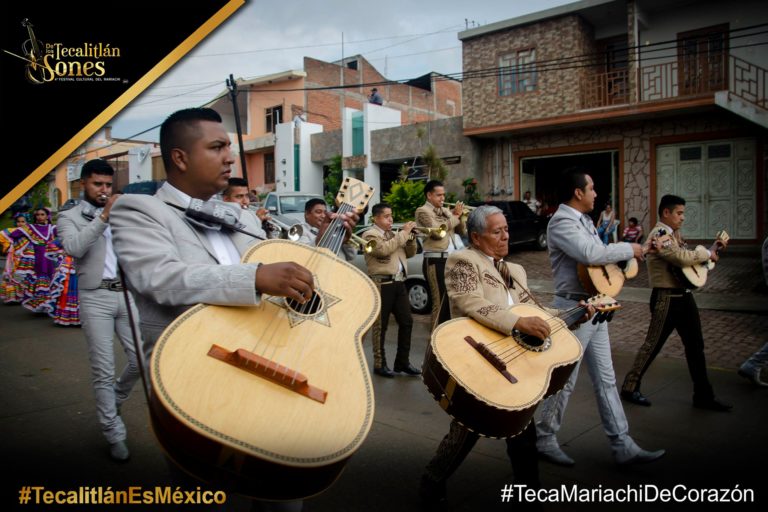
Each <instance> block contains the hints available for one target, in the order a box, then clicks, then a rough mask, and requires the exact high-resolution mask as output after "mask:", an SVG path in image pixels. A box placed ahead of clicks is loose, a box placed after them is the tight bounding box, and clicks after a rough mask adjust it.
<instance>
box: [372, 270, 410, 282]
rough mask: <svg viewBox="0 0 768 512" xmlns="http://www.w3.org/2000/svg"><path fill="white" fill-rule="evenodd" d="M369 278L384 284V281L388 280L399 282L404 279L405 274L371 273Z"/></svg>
mask: <svg viewBox="0 0 768 512" xmlns="http://www.w3.org/2000/svg"><path fill="white" fill-rule="evenodd" d="M370 278H371V279H372V280H373V281H375V282H377V283H379V284H385V283H389V282H396V283H400V282H403V281H405V274H403V273H402V272H401V273H399V274H394V275H390V274H373V275H371V276H370Z"/></svg>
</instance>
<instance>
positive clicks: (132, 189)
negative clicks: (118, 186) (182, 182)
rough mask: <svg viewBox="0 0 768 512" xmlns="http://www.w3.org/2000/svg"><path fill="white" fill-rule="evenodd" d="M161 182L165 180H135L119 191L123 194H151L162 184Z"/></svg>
mask: <svg viewBox="0 0 768 512" xmlns="http://www.w3.org/2000/svg"><path fill="white" fill-rule="evenodd" d="M163 183H165V180H156V181H137V182H135V183H129V184H128V185H126V186H124V187H123V189H122V190H121V191H120V192H121V193H123V194H146V195H149V196H153V195H155V192H157V189H159V188H160V187H162V186H163Z"/></svg>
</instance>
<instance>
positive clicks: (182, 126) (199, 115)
mask: <svg viewBox="0 0 768 512" xmlns="http://www.w3.org/2000/svg"><path fill="white" fill-rule="evenodd" d="M200 121H212V122H215V123H220V122H221V116H220V115H219V113H218V112H216V111H215V110H213V109H212V108H186V109H183V110H177V111H176V112H174V113H173V114H171V115H170V116H168V118H167V119H166V120H165V121H163V124H162V125H161V126H160V153H161V154H162V156H163V164H164V165H165V171H166V172H168V170H169V169H171V168H172V167H173V165H172V164H173V161H172V160H171V150H173V149H175V148H182V149H183V148H186V147H187V144H188V143H189V139H190V138H191V136H193V135H197V136H199V133H200V131H199V129H198V126H197V125H198V123H199V122H200ZM193 130H194V133H192V132H193Z"/></svg>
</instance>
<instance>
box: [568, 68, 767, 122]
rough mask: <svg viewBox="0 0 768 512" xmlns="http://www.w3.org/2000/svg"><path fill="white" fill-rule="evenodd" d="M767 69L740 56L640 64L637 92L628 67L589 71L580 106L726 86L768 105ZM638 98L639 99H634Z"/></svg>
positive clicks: (684, 94)
mask: <svg viewBox="0 0 768 512" xmlns="http://www.w3.org/2000/svg"><path fill="white" fill-rule="evenodd" d="M766 75H768V71H766V70H765V69H763V68H761V67H759V66H755V65H754V64H751V63H749V62H747V61H745V60H743V59H740V58H738V57H734V56H733V55H730V56H728V59H723V58H720V59H717V58H714V59H709V60H708V61H707V62H705V63H702V62H699V61H696V62H688V63H685V64H684V65H683V66H682V67H681V65H680V64H679V62H678V61H675V62H666V63H662V64H653V65H650V66H643V67H641V68H640V69H639V70H638V71H637V77H638V79H637V87H638V94H637V95H635V94H632V91H631V89H630V87H629V83H630V81H629V71H628V70H626V69H625V70H617V71H610V72H605V73H588V74H587V75H586V76H585V77H584V79H583V81H582V88H581V91H582V94H581V105H582V108H583V109H592V108H600V107H609V106H614V105H622V104H629V103H634V102H636V101H639V102H640V103H645V102H651V101H663V100H670V99H682V98H686V97H691V96H699V95H701V94H707V93H714V92H716V91H723V90H728V91H729V92H730V93H731V94H732V95H734V96H737V97H739V98H741V99H743V100H744V101H746V102H749V103H751V104H753V105H757V106H759V107H761V108H768V105H767V104H766V96H768V94H767V93H768V81H767V80H766ZM635 98H638V99H635Z"/></svg>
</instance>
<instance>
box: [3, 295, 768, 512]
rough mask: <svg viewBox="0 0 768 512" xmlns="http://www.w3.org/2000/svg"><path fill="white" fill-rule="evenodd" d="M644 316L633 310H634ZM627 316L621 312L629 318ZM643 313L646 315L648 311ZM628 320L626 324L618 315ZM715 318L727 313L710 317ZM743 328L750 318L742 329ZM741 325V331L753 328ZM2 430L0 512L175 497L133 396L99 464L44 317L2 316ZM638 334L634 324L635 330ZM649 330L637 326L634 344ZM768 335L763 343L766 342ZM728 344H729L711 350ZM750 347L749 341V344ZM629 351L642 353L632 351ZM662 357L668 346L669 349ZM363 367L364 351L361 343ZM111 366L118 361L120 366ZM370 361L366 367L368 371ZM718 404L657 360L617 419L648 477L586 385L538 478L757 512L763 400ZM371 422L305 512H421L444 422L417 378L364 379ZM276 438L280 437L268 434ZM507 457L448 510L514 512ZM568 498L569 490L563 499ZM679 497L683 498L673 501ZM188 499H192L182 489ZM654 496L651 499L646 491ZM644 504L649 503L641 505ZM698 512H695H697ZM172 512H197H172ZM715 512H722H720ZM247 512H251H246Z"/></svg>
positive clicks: (58, 335)
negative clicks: (107, 489)
mask: <svg viewBox="0 0 768 512" xmlns="http://www.w3.org/2000/svg"><path fill="white" fill-rule="evenodd" d="M636 306H637V308H642V307H643V305H642V304H636ZM630 307H631V306H630ZM644 309H645V310H646V311H647V306H645V308H644ZM622 313H624V312H622ZM714 313H715V314H717V315H722V314H725V313H721V312H714ZM620 318H622V316H621V315H620V316H618V317H617V318H616V319H615V320H614V324H612V327H611V330H612V332H613V333H614V334H615V337H617V338H620V337H622V333H623V332H625V331H627V332H634V331H632V329H631V328H630V326H631V324H632V323H634V322H633V321H632V319H631V318H629V317H628V316H625V318H626V319H625V321H624V323H621V322H619V319H620ZM749 318H750V319H754V318H758V317H757V315H749ZM750 321H751V320H750ZM0 322H1V323H2V326H3V330H2V336H1V337H0V355H1V356H2V357H0V389H2V393H1V394H0V406H1V408H0V411H2V412H1V413H0V428H1V429H2V432H3V433H4V435H3V436H2V444H1V446H2V453H3V461H4V462H5V467H6V469H7V471H6V473H10V476H9V477H7V478H6V479H5V483H4V485H3V495H2V501H1V502H0V503H1V504H2V507H3V509H9V508H14V509H15V508H19V509H23V510H29V509H30V508H31V509H36V510H58V509H62V510H101V509H104V510H120V509H121V507H119V506H101V507H93V506H81V507H74V508H73V507H71V506H69V507H67V506H52V505H51V506H39V507H32V506H31V505H25V506H21V505H20V504H19V496H20V495H19V490H20V488H21V487H22V486H28V485H38V486H45V487H46V488H47V489H49V490H69V489H74V488H76V487H77V486H90V487H93V486H99V485H101V486H111V488H112V489H113V490H117V489H125V488H127V487H128V486H144V487H145V488H146V487H154V486H156V485H166V484H171V480H170V477H169V472H168V468H167V466H166V463H165V460H164V457H163V455H162V451H161V449H160V447H159V445H158V443H157V441H156V440H155V439H154V436H153V434H152V432H151V429H150V426H149V421H148V416H147V407H146V404H145V400H144V397H143V394H142V392H141V390H140V389H139V388H138V387H137V388H136V389H135V390H134V393H133V395H132V397H131V400H129V401H128V402H127V403H126V404H124V405H123V408H122V414H123V418H124V419H125V421H126V423H127V427H128V432H129V439H128V443H129V446H130V448H131V451H132V457H131V460H130V461H129V462H128V463H127V464H122V465H120V464H115V463H113V462H112V461H110V459H109V458H108V454H107V445H106V443H105V441H104V440H103V438H102V435H101V432H100V429H99V426H98V424H97V420H96V415H95V412H94V402H93V396H92V391H91V387H90V382H89V380H90V377H89V370H88V362H87V352H86V349H85V341H84V339H83V335H82V332H81V330H80V329H78V328H61V327H56V326H54V325H53V324H52V323H51V322H50V320H49V319H48V318H47V317H43V316H37V315H33V314H31V313H29V312H27V311H26V310H23V309H22V308H20V307H18V306H3V307H0ZM637 323H638V324H642V320H640V321H638V322H637ZM646 326H647V323H646V324H645V325H638V327H637V329H639V330H638V331H637V332H641V331H642V330H644V328H645V327H646ZM427 329H428V318H427V317H424V316H419V317H416V322H415V326H414V334H413V350H412V361H413V362H414V363H417V364H418V363H420V362H421V360H422V357H423V353H424V349H425V347H426V343H427ZM396 332H397V331H396V325H395V324H392V325H391V326H390V329H389V330H388V333H389V338H388V348H389V349H390V350H393V347H394V345H395V336H396ZM765 332H766V331H765V330H763V331H762V334H761V335H762V336H764V333H765ZM713 341H717V342H721V341H722V342H725V343H728V339H727V338H726V339H723V340H713ZM755 341H757V338H755ZM635 343H638V342H637V341H636V342H635ZM670 343H672V340H670ZM365 348H366V353H367V354H369V357H370V341H369V340H366V345H365ZM633 351H634V349H632V350H622V349H618V350H616V351H615V353H614V356H615V357H614V360H615V368H616V373H617V376H618V378H619V379H621V378H623V375H624V374H625V372H626V371H627V370H628V368H629V366H630V364H631V361H632V357H633V353H634V352H633ZM117 357H118V361H123V360H124V358H123V356H122V354H118V356H117ZM370 362H371V361H370V360H369V364H370ZM710 377H711V380H712V382H713V385H714V387H715V389H716V390H717V393H718V396H719V397H721V398H722V399H723V400H726V401H729V402H731V403H733V404H734V410H733V412H731V413H714V412H707V411H702V410H698V409H694V408H692V407H691V383H690V378H689V376H688V371H687V368H686V366H685V362H684V360H682V359H680V358H678V357H674V356H669V357H659V358H658V360H657V361H656V363H654V366H653V367H652V368H651V370H650V371H649V373H648V375H647V377H646V380H645V381H644V387H643V391H644V392H645V393H646V394H647V395H648V396H649V398H650V399H651V400H652V401H653V406H652V407H650V408H643V407H638V406H634V405H626V406H625V410H626V412H627V416H628V418H629V423H630V433H631V434H632V435H633V437H634V438H635V439H636V440H637V442H638V443H639V444H640V445H641V446H643V447H645V448H647V449H657V448H666V449H667V452H668V453H667V455H666V456H665V457H664V458H663V459H661V460H660V461H658V462H655V463H652V464H648V465H645V466H638V467H631V468H619V467H617V466H616V465H615V464H614V463H613V460H612V458H611V454H610V450H609V447H608V442H607V440H606V438H605V435H604V434H603V433H602V428H601V426H600V422H599V419H598V416H597V412H596V407H595V401H594V397H593V396H592V392H591V387H590V383H589V378H588V376H586V375H582V376H581V378H580V380H579V383H578V385H577V388H576V391H575V393H574V395H573V397H572V400H571V404H570V407H569V410H568V413H567V415H566V421H565V424H564V426H563V429H562V431H561V435H560V442H561V443H563V444H564V445H565V450H566V451H567V452H568V453H569V454H570V455H571V456H572V457H574V458H575V459H576V461H577V463H576V466H575V467H573V468H561V467H558V466H553V465H550V464H548V463H542V464H541V473H542V479H543V483H544V486H545V487H546V488H560V486H576V487H575V489H578V490H580V491H581V492H585V490H594V489H603V490H605V489H626V488H627V487H629V488H632V489H638V488H639V486H641V485H644V484H653V485H655V486H656V488H657V489H672V488H673V487H674V486H676V485H682V486H686V488H695V489H702V488H711V487H714V488H718V489H734V488H738V489H739V490H741V491H747V490H749V492H752V491H753V492H754V493H755V496H756V499H757V500H758V501H759V504H755V503H752V504H734V503H732V504H730V506H729V507H728V508H726V509H727V510H731V509H737V510H750V509H765V506H766V505H768V489H766V488H765V485H764V475H765V473H764V471H762V470H760V469H757V470H755V469H753V468H754V467H755V466H757V467H758V468H760V467H762V466H764V461H765V460H766V456H768V447H767V446H766V443H765V440H766V428H765V425H766V420H768V408H766V399H768V390H766V389H757V388H754V387H753V386H752V385H751V384H750V383H748V382H746V381H745V380H744V379H742V378H740V377H738V376H737V375H736V374H735V372H734V370H733V368H730V369H728V370H719V369H712V370H711V371H710ZM373 382H374V388H375V396H376V410H375V420H374V425H373V428H372V430H371V433H370V435H369V436H368V438H367V440H366V441H365V443H364V444H363V446H362V448H361V449H360V450H359V451H358V453H357V454H356V455H355V456H353V457H352V458H351V460H350V461H349V463H348V464H347V467H346V469H345V471H344V473H342V475H341V477H340V479H339V480H338V481H337V482H336V483H335V484H334V485H333V486H332V487H331V488H330V489H329V490H328V491H326V492H325V493H323V494H321V495H320V496H317V497H314V498H310V499H307V500H306V503H305V510H306V511H308V512H315V511H316V512H325V511H384V510H387V511H388V510H402V511H415V510H419V509H420V507H419V502H418V499H417V489H418V481H419V476H420V474H421V472H422V470H423V468H424V466H425V464H426V463H427V462H428V461H429V459H430V458H431V457H432V455H433V453H434V451H435V449H436V447H437V444H438V443H439V441H440V439H441V438H442V436H443V435H444V434H445V433H446V432H447V429H448V424H449V421H450V419H449V417H448V416H447V415H446V414H445V413H444V412H443V411H442V410H441V409H440V408H439V407H438V405H437V403H436V402H435V401H434V400H432V398H431V397H430V396H429V395H428V393H427V392H426V389H425V387H424V385H423V384H422V382H421V380H420V379H418V378H406V377H398V378H395V379H383V378H380V377H377V376H374V377H373ZM276 428H279V427H278V426H276ZM511 481H512V475H511V470H510V466H509V462H508V461H507V460H506V456H505V453H504V444H503V442H501V441H497V440H488V439H481V440H480V442H479V443H478V445H477V447H476V448H475V449H474V450H473V451H472V453H471V454H470V455H469V456H468V458H467V460H466V461H465V463H464V464H463V465H462V466H461V467H460V468H459V470H458V471H457V472H456V474H455V475H454V476H453V477H452V478H451V480H450V481H449V510H453V511H467V512H469V511H472V512H476V511H478V510H515V509H516V507H514V506H513V505H511V504H503V503H501V501H500V497H499V496H500V492H501V488H502V487H503V486H504V485H505V484H508V483H511ZM569 488H570V487H569ZM679 489H682V488H679ZM190 490H194V489H190ZM651 490H652V488H651ZM651 497H653V496H651ZM620 506H621V509H622V510H647V509H648V508H649V505H648V504H647V503H635V504H631V503H630V504H620ZM652 506H653V508H654V509H660V510H688V509H690V508H691V505H690V504H688V503H682V504H681V503H659V502H658V501H657V502H656V503H655V504H653V505H652ZM696 506H697V508H699V506H700V505H698V504H697V505H696ZM595 508H599V509H602V510H616V508H617V505H616V504H613V503H604V504H595V503H591V504H582V505H576V504H574V503H548V504H546V505H545V507H544V510H547V511H560V510H563V511H566V510H578V509H585V510H586V509H589V510H592V509H595ZM130 509H131V510H143V509H146V510H172V509H173V508H172V507H157V506H153V507H140V506H139V507H137V506H133V507H130ZM180 509H181V510H187V509H190V510H202V508H200V507H181V508H180ZM720 509H724V508H723V506H722V505H721V507H720ZM243 510H247V509H243Z"/></svg>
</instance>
